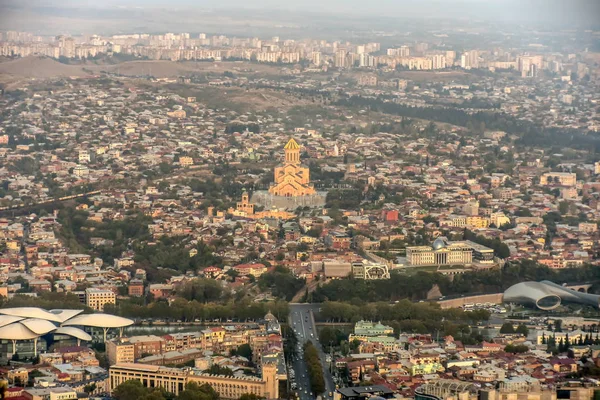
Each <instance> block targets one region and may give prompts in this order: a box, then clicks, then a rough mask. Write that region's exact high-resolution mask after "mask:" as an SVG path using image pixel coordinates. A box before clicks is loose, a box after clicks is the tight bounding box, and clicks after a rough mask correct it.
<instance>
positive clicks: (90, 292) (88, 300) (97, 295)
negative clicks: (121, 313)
mask: <svg viewBox="0 0 600 400" xmlns="http://www.w3.org/2000/svg"><path fill="white" fill-rule="evenodd" d="M116 300H117V296H116V295H115V293H114V292H113V291H112V290H107V289H97V288H87V289H85V305H86V306H88V307H90V308H92V309H94V310H96V311H104V305H105V304H115V303H116Z"/></svg>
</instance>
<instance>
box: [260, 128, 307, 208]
mask: <svg viewBox="0 0 600 400" xmlns="http://www.w3.org/2000/svg"><path fill="white" fill-rule="evenodd" d="M283 150H284V152H285V162H284V164H283V165H281V166H279V167H276V168H275V180H274V183H273V184H272V185H271V187H270V188H269V193H270V194H272V195H275V196H283V197H298V196H310V195H314V194H315V193H316V192H315V188H314V187H313V186H312V185H311V183H310V172H309V170H308V168H307V167H305V166H303V165H302V164H301V163H300V145H299V144H298V143H297V142H296V141H295V140H294V139H293V138H292V139H290V140H289V141H288V142H287V144H286V145H285V147H284V148H283Z"/></svg>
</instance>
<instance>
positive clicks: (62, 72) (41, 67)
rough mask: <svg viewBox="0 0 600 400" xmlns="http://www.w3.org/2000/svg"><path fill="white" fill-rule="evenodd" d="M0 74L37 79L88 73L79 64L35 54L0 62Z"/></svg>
mask: <svg viewBox="0 0 600 400" xmlns="http://www.w3.org/2000/svg"><path fill="white" fill-rule="evenodd" d="M0 74H7V75H12V76H15V77H19V78H37V79H44V78H52V77H61V76H65V77H67V76H85V75H88V74H87V73H86V72H85V71H83V69H82V67H81V66H76V65H65V64H61V63H59V62H58V61H55V60H52V59H51V58H46V57H37V56H31V57H25V58H18V59H16V60H10V61H6V62H3V63H0Z"/></svg>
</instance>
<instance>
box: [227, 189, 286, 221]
mask: <svg viewBox="0 0 600 400" xmlns="http://www.w3.org/2000/svg"><path fill="white" fill-rule="evenodd" d="M227 213H229V214H231V215H233V216H234V217H242V218H249V219H261V218H278V219H292V218H295V217H296V215H295V214H293V213H290V212H287V211H285V210H278V209H276V208H273V209H271V210H265V211H259V212H254V204H252V203H250V199H249V196H248V193H247V192H246V191H245V190H244V192H243V193H242V201H238V202H237V204H236V207H235V209H234V208H233V207H230V208H229V209H228V210H227Z"/></svg>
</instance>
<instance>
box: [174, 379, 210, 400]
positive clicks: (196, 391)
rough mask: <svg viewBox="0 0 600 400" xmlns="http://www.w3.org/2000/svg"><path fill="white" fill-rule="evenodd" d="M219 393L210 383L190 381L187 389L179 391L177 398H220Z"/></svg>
mask: <svg viewBox="0 0 600 400" xmlns="http://www.w3.org/2000/svg"><path fill="white" fill-rule="evenodd" d="M218 399H219V394H218V393H217V392H216V391H215V389H213V388H212V386H210V385H208V384H206V383H205V384H203V385H198V384H197V383H196V382H189V383H188V384H187V385H185V389H184V390H183V391H182V392H181V393H179V396H177V400H218Z"/></svg>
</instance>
